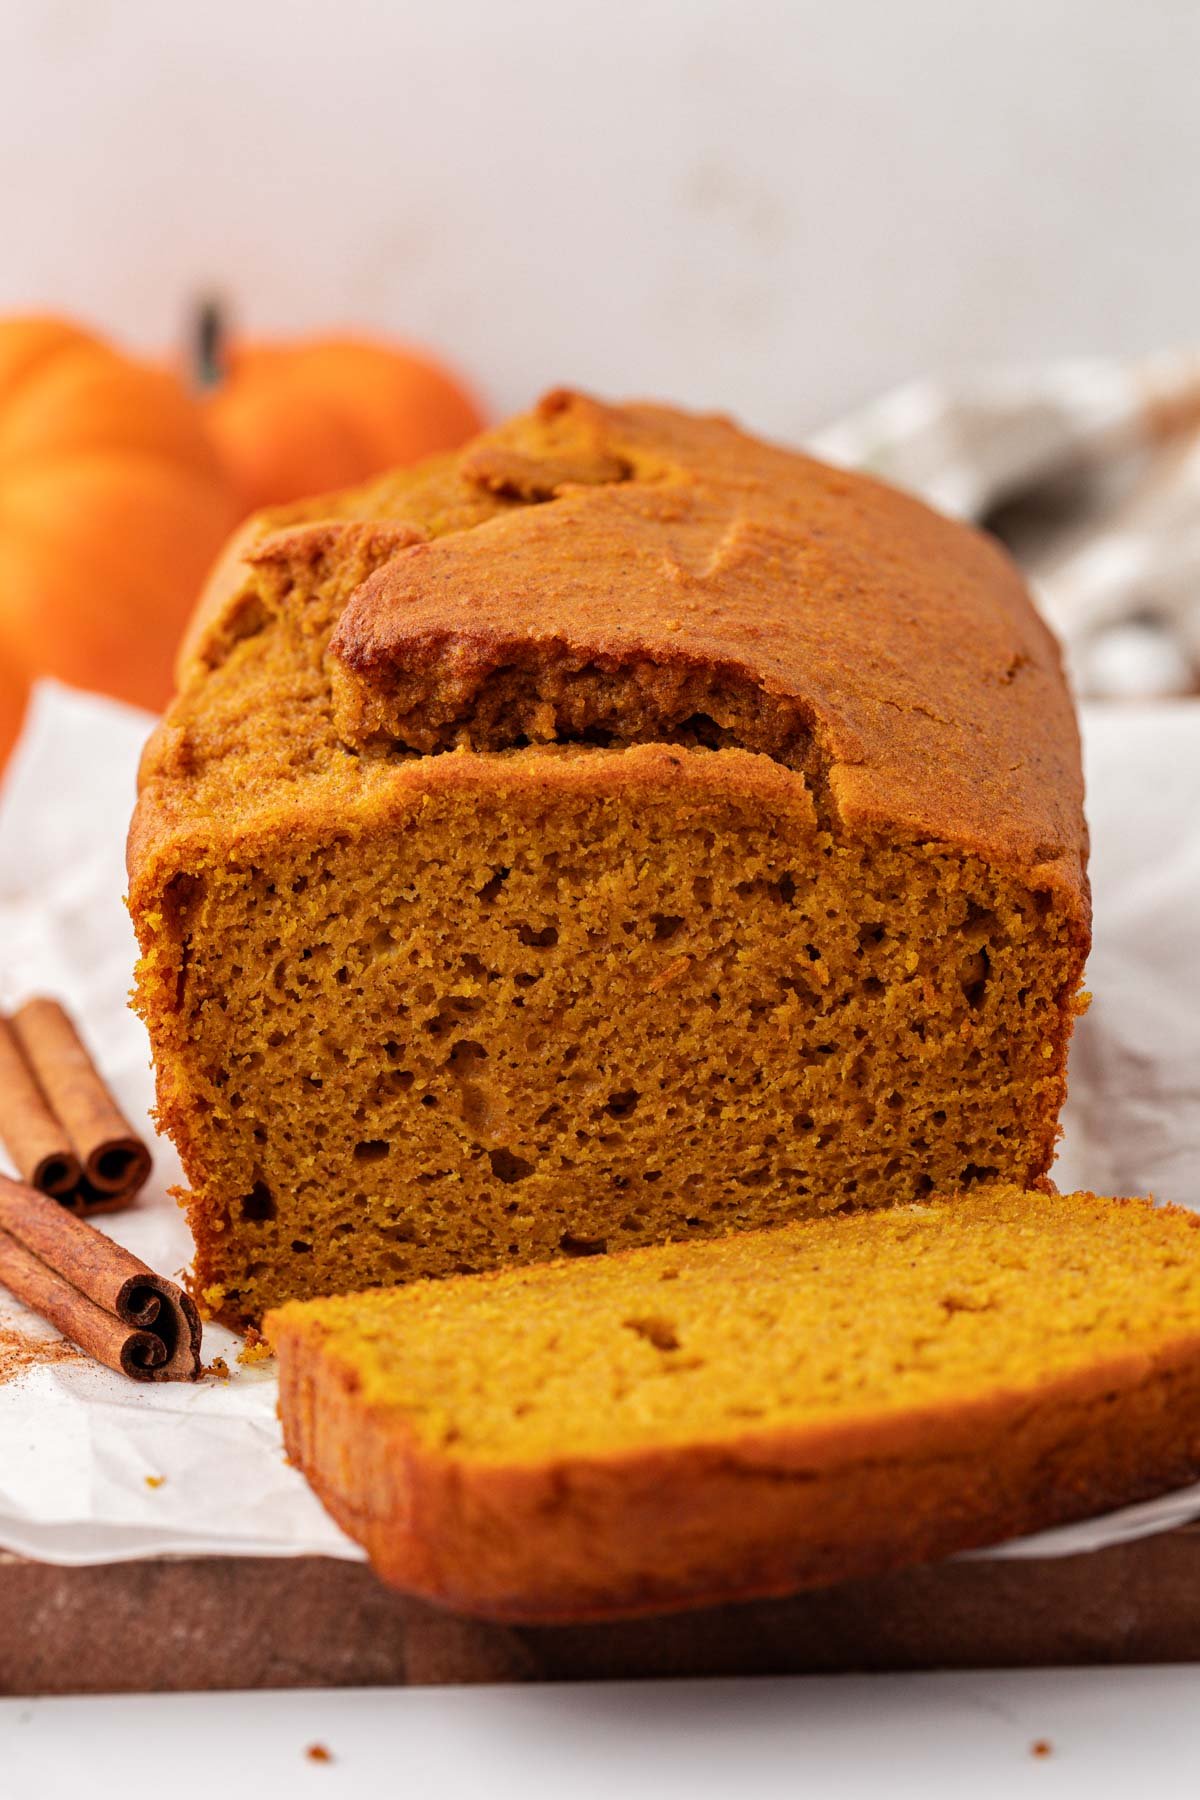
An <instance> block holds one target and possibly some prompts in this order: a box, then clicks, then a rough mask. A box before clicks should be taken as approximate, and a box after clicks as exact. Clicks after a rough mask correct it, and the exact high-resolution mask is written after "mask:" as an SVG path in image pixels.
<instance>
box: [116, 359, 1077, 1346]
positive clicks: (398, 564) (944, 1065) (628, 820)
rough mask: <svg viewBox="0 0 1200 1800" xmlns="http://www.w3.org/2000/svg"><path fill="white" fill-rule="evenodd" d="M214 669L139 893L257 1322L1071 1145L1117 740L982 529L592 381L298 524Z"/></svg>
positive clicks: (162, 788) (986, 1177)
mask: <svg viewBox="0 0 1200 1800" xmlns="http://www.w3.org/2000/svg"><path fill="white" fill-rule="evenodd" d="M179 681H180V691H179V695H178V698H177V699H176V701H175V703H174V704H173V706H172V707H171V709H170V711H169V712H168V714H167V716H166V719H165V720H164V722H163V724H162V726H161V727H160V728H159V730H158V731H157V732H156V734H155V736H154V738H153V739H152V741H151V743H150V745H149V747H148V749H147V752H146V756H145V759H144V765H143V771H142V791H141V797H140V800H139V804H138V808H137V813H136V816H135V818H134V822H133V828H132V833H131V840H130V857H129V874H130V902H131V908H132V913H133V918H134V922H135V924H136V927H137V931H138V935H139V937H140V940H141V946H142V960H141V963H140V967H139V973H138V1004H139V1006H140V1009H141V1011H142V1014H143V1016H144V1018H145V1019H146V1022H147V1024H148V1026H149V1029H150V1034H151V1039H152V1043H153V1049H154V1055H155V1060H156V1064H157V1070H158V1104H159V1114H160V1119H161V1123H162V1124H163V1126H164V1127H165V1128H166V1130H168V1131H169V1132H170V1133H171V1135H172V1136H173V1138H174V1140H175V1142H176V1144H177V1145H178V1147H179V1151H180V1154H181V1156H182V1160H183V1165H184V1169H185V1172H186V1175H187V1179H188V1182H189V1186H190V1198H189V1207H190V1217H191V1223H192V1228H193V1232H194V1236H195V1240H196V1281H197V1286H198V1289H199V1291H200V1294H201V1297H202V1299H203V1301H204V1302H205V1304H206V1305H207V1306H208V1308H209V1309H210V1310H211V1311H213V1312H216V1313H218V1314H219V1315H220V1316H221V1317H223V1318H225V1319H227V1320H229V1321H230V1322H233V1323H237V1322H241V1321H245V1320H253V1319H257V1318H258V1317H260V1316H261V1314H262V1312H263V1311H264V1309H265V1308H266V1307H267V1306H269V1305H273V1304H275V1303H277V1302H279V1301H281V1300H283V1299H286V1298H289V1297H295V1296H304V1295H310V1294H317V1293H326V1292H338V1291H346V1290H349V1289H354V1288H361V1287H364V1286H369V1285H375V1284H388V1283H395V1282H403V1281H407V1280H410V1279H412V1278H413V1277H417V1276H423V1275H447V1274H451V1273H454V1272H456V1271H457V1272H461V1271H472V1270H480V1269H485V1268H490V1267H494V1266H496V1265H500V1264H510V1263H534V1262H539V1261H542V1260H544V1259H546V1258H547V1257H558V1256H561V1255H564V1254H565V1255H572V1254H581V1253H591V1252H594V1251H598V1250H601V1249H605V1248H607V1249H610V1250H615V1249H618V1248H621V1247H623V1246H632V1245H639V1244H650V1243H657V1242H662V1241H664V1240H682V1239H688V1238H697V1237H719V1236H721V1235H723V1234H725V1233H727V1232H730V1231H732V1230H735V1229H739V1230H740V1229H746V1228H751V1227H764V1226H771V1225H779V1224H783V1223H784V1222H786V1221H788V1220H791V1219H797V1218H802V1217H805V1216H809V1215H812V1214H815V1213H817V1212H819V1211H821V1210H826V1209H834V1208H842V1207H845V1206H847V1205H851V1204H853V1205H856V1206H866V1207H871V1206H876V1205H880V1204H882V1203H884V1202H886V1201H907V1200H912V1199H914V1198H917V1197H919V1196H921V1195H923V1194H928V1193H929V1192H930V1191H939V1192H948V1191H951V1190H959V1189H964V1188H966V1189H969V1188H970V1187H971V1186H972V1185H973V1184H976V1183H981V1182H984V1183H986V1182H989V1181H997V1180H999V1181H1009V1182H1016V1183H1019V1184H1021V1185H1028V1184H1030V1183H1032V1182H1034V1181H1036V1180H1037V1179H1038V1178H1039V1177H1041V1176H1042V1175H1043V1174H1044V1172H1045V1171H1046V1169H1047V1167H1048V1166H1049V1163H1050V1160H1051V1157H1052V1155H1053V1151H1054V1145H1055V1138H1056V1132H1057V1120H1058V1112H1059V1107H1060V1104H1061V1101H1062V1097H1063V1083H1064V1070H1065V1063H1066V1054H1067V1040H1068V1037H1069V1034H1070V1030H1071V1024H1072V1019H1073V1015H1074V1011H1075V1007H1076V996H1077V989H1078V985H1079V979H1080V974H1081V970H1082V966H1083V960H1084V957H1085V954H1086V950H1087V945H1088V926H1089V912H1088V893H1087V885H1086V878H1085V871H1084V860H1085V835H1084V827H1083V820H1082V812H1081V779H1080V767H1079V752H1078V744H1077V739H1076V731H1075V724H1074V719H1073V715H1072V710H1071V705H1070V701H1069V697H1068V695H1067V691H1066V688H1065V686H1064V682H1063V677H1062V673H1061V669H1060V664H1059V658H1058V653H1057V650H1056V647H1055V645H1054V643H1053V640H1052V639H1051V637H1050V635H1049V634H1048V632H1047V631H1046V629H1045V627H1044V626H1043V625H1042V624H1041V623H1040V621H1039V620H1038V618H1037V617H1036V615H1035V613H1034V611H1033V608H1032V606H1031V604H1030V602H1029V600H1028V598H1027V595H1026V593H1025V590H1024V588H1023V587H1022V584H1021V582H1020V580H1019V578H1018V576H1017V574H1016V572H1015V571H1014V569H1013V567H1012V565H1011V564H1010V563H1009V561H1008V560H1007V558H1006V557H1005V555H1004V554H1003V552H1002V551H1001V550H1000V549H999V548H998V547H997V546H996V545H995V544H993V543H991V542H990V541H988V540H987V539H985V538H984V537H982V536H981V535H979V534H978V533H976V532H974V531H972V530H969V529H968V528H966V527H964V526H961V525H957V524H952V523H950V522H948V521H947V520H944V519H942V518H939V517H938V516H936V515H935V514H934V513H932V512H930V511H929V510H928V509H926V508H925V507H924V506H922V505H920V504H919V503H918V502H917V501H915V500H912V499H909V498H907V497H905V496H903V495H901V494H899V493H896V492H894V491H892V490H891V489H889V488H887V487H884V486H882V485H880V484H879V483H878V482H875V481H873V480H870V479H867V478H865V477H861V476H854V475H849V474H845V473H842V472H839V471H834V470H832V469H828V468H825V467H823V466H821V465H820V464H818V463H815V462H813V461H811V460H809V459H808V458H806V457H803V456H799V455H795V454H792V453H790V452H787V451H784V450H781V449H777V448H774V447H772V446H769V445H766V444H762V443H759V442H757V441H756V440H754V439H752V438H750V437H747V436H745V435H744V434H743V433H741V432H740V431H738V430H737V429H736V428H735V427H734V426H733V425H732V424H729V423H728V422H726V421H724V420H721V419H716V418H700V417H693V416H689V415H686V414H683V413H680V412H675V411H671V410H668V409H666V408H662V407H654V406H648V405H634V406H626V407H610V406H604V405H601V404H599V403H597V402H595V401H592V400H589V399H585V398H582V397H580V396H577V395H571V394H554V395H551V396H550V397H549V398H548V399H546V400H545V401H543V402H542V404H541V405H540V406H539V408H538V409H537V410H536V411H535V412H534V413H533V414H531V415H529V416H527V417H523V418H519V419H517V420H515V421H513V422H512V423H511V424H509V425H507V426H504V427H502V428H501V429H500V430H498V431H496V432H493V433H491V434H489V435H487V436H484V437H482V438H480V439H478V440H476V442H475V443H474V444H473V445H471V446H469V447H468V449H467V450H466V451H465V452H463V453H461V454H459V455H457V456H454V457H448V458H443V459H439V460H437V461H435V462H433V463H429V464H426V465H423V466H421V467H419V468H417V469H413V470H407V471H403V472H401V473H399V474H396V475H394V476H389V477H388V478H386V479H384V480H382V481H379V482H376V483H375V484H373V485H372V486H370V487H367V488H363V489H360V490H357V491H355V492H353V493H349V494H342V495H337V496H334V497H333V498H332V499H325V500H321V501H315V502H312V503H311V504H308V505H306V506H302V507H293V508H291V509H287V510H283V511H277V512H275V513H271V514H267V515H264V516H263V517H261V518H259V519H257V520H255V521H253V522H252V523H251V525H250V526H249V527H248V528H247V529H246V530H245V531H244V532H243V533H242V534H241V536H240V537H239V538H238V540H237V541H236V542H235V544H234V545H233V546H232V548H231V550H230V552H229V553H228V555H227V557H226V559H225V561H224V563H223V565H222V566H221V568H220V569H219V570H218V572H217V574H216V576H215V577H214V579H213V582H212V584H211V587H210V591H209V593H208V595H207V596H206V598H205V599H204V601H203V603H202V605H201V608H200V611H199V613H198V615H197V618H196V620H195V623H194V625H193V628H192V631H191V633H190V636H189V638H188V640H187V643H186V644H185V647H184V652H183V655H182V658H181V663H180V670H179Z"/></svg>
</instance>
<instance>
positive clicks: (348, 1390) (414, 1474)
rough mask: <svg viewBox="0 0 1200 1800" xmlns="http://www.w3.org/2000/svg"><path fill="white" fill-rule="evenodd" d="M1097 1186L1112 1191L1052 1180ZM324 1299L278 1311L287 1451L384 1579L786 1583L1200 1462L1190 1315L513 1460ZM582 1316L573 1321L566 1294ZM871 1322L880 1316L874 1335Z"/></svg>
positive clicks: (516, 1615)
mask: <svg viewBox="0 0 1200 1800" xmlns="http://www.w3.org/2000/svg"><path fill="white" fill-rule="evenodd" d="M1078 1201H1083V1202H1085V1203H1086V1202H1093V1203H1094V1197H1093V1196H1078V1197H1075V1196H1071V1197H1064V1198H1062V1199H1061V1200H1059V1201H1057V1202H1055V1203H1052V1204H1058V1205H1059V1206H1061V1207H1062V1208H1063V1209H1065V1208H1066V1207H1068V1206H1071V1205H1074V1204H1076V1203H1077V1202H1078ZM958 1204H959V1205H962V1204H965V1202H962V1201H960V1202H959V1203H958ZM1110 1204H1111V1205H1120V1204H1133V1205H1134V1206H1145V1207H1146V1210H1147V1213H1148V1214H1149V1216H1150V1218H1152V1219H1153V1221H1154V1222H1153V1224H1152V1225H1151V1227H1150V1229H1151V1230H1153V1231H1154V1232H1156V1233H1161V1232H1163V1231H1165V1232H1166V1233H1167V1234H1169V1235H1170V1236H1171V1237H1172V1238H1173V1239H1174V1240H1175V1244H1174V1252H1173V1254H1174V1256H1176V1257H1177V1258H1179V1259H1181V1260H1180V1261H1179V1262H1178V1263H1176V1262H1173V1261H1169V1262H1168V1265H1167V1269H1166V1274H1165V1277H1164V1279H1169V1278H1170V1276H1171V1272H1172V1270H1173V1269H1174V1268H1176V1267H1182V1266H1184V1265H1185V1264H1186V1266H1188V1267H1189V1268H1190V1267H1191V1265H1192V1264H1193V1263H1194V1261H1195V1257H1196V1249H1195V1246H1194V1244H1193V1243H1191V1242H1189V1241H1188V1240H1189V1238H1190V1235H1191V1234H1192V1233H1193V1232H1194V1231H1195V1230H1196V1228H1197V1224H1198V1221H1197V1219H1196V1218H1195V1217H1194V1216H1193V1215H1191V1214H1186V1213H1183V1212H1180V1211H1174V1212H1172V1211H1170V1210H1168V1211H1166V1212H1159V1213H1157V1214H1153V1213H1151V1212H1150V1209H1149V1208H1148V1205H1147V1203H1138V1202H1133V1203H1119V1202H1113V1203H1108V1202H1101V1203H1100V1205H1101V1206H1102V1207H1103V1206H1107V1205H1110ZM878 1220H879V1215H876V1216H875V1220H873V1221H872V1222H871V1223H868V1224H867V1225H866V1226H865V1227H864V1228H865V1229H867V1230H871V1229H872V1228H878ZM1052 1223H1053V1221H1052V1219H1051V1220H1050V1221H1049V1228H1052ZM1098 1224H1102V1221H1100V1222H1098ZM788 1229H789V1231H790V1230H791V1229H793V1228H788ZM797 1229H801V1230H803V1229H804V1228H803V1227H800V1228H797ZM770 1235H774V1234H770ZM1097 1235H1098V1238H1100V1237H1102V1235H1103V1234H1102V1230H1098V1233H1097ZM762 1241H763V1242H764V1243H765V1242H767V1241H768V1238H767V1237H764V1238H763V1240H762ZM1101 1249H1102V1245H1101V1244H1100V1243H1099V1242H1098V1243H1097V1254H1098V1255H1099V1254H1100V1252H1101ZM712 1253H713V1252H712V1250H711V1249H710V1248H709V1247H704V1246H698V1247H693V1248H692V1249H690V1250H689V1251H687V1252H686V1254H687V1255H688V1256H690V1257H699V1258H704V1257H706V1256H709V1257H711V1255H712ZM633 1254H634V1255H641V1256H643V1257H645V1256H646V1255H647V1254H648V1253H645V1252H641V1253H636V1252H635V1253H633ZM649 1254H655V1253H649ZM679 1254H680V1253H679V1252H678V1251H677V1250H676V1251H673V1252H666V1251H664V1252H663V1253H662V1256H663V1257H664V1258H666V1259H668V1260H672V1261H678V1258H679ZM616 1260H622V1259H616ZM476 1279H489V1278H476ZM500 1279H504V1278H500ZM560 1280H561V1278H560ZM565 1298H566V1297H565V1296H564V1299H565ZM744 1303H745V1302H743V1304H744ZM321 1305H322V1303H320V1302H318V1303H315V1304H311V1305H308V1306H297V1305H293V1306H289V1307H286V1308H284V1309H282V1310H281V1311H279V1312H277V1313H274V1314H272V1315H271V1317H270V1319H269V1321H268V1330H269V1334H270V1337H271V1340H272V1343H273V1345H274V1347H275V1349H276V1351H277V1354H278V1356H279V1360H280V1375H281V1395H280V1411H281V1416H282V1418H283V1421H284V1431H285V1440H286V1443H287V1447H288V1451H289V1454H290V1456H291V1457H292V1459H293V1460H294V1461H295V1462H296V1463H297V1464H298V1465H299V1466H300V1468H301V1469H302V1470H303V1472H304V1473H305V1475H306V1477H307V1478H308V1480H309V1481H310V1482H311V1483H312V1485H313V1486H314V1488H315V1489H316V1491H317V1493H318V1495H319V1496H320V1498H321V1499H322V1501H323V1503H324V1504H325V1505H326V1506H327V1507H328V1509H329V1510H330V1511H331V1512H332V1514H333V1516H334V1517H335V1518H336V1519H337V1520H338V1522H339V1523H340V1524H341V1525H342V1526H343V1528H344V1529H345V1530H346V1531H348V1532H349V1533H350V1534H351V1535H352V1536H353V1537H355V1538H357V1539H358V1541H359V1542H361V1543H362V1544H363V1545H364V1546H365V1547H366V1549H367V1551H368V1553H369V1555H370V1556H371V1559H372V1562H373V1563H374V1565H375V1567H376V1569H377V1570H378V1572H379V1573H380V1574H381V1575H382V1576H383V1577H384V1579H385V1580H388V1581H390V1582H392V1583H394V1584H395V1585H397V1586H399V1587H402V1588H404V1589H406V1590H408V1591H411V1592H415V1593H418V1594H421V1595H423V1596H424V1597H426V1598H428V1599H431V1600H434V1601H436V1602H437V1603H439V1604H443V1605H447V1606H450V1607H453V1608H456V1609H458V1610H463V1611H468V1612H471V1613H476V1614H479V1615H482V1616H486V1617H491V1618H495V1619H502V1620H509V1621H513V1622H520V1621H524V1622H531V1623H532V1622H538V1623H554V1622H567V1621H575V1620H584V1619H597V1618H611V1617H623V1616H634V1615H637V1614H640V1613H651V1612H658V1611H667V1610H672V1609H677V1608H681V1607H698V1606H705V1605H715V1604H720V1603H724V1602H728V1601H738V1600H747V1599H752V1598H763V1597H769V1596H775V1595H782V1594H786V1593H789V1592H794V1591H797V1590H799V1589H801V1588H804V1587H815V1586H823V1585H828V1584H831V1583H833V1582H836V1581H841V1580H848V1579H853V1578H858V1577H863V1576H867V1575H871V1574H877V1573H881V1572H884V1571H886V1570H889V1569H894V1568H898V1567H902V1566H904V1565H906V1564H910V1563H914V1562H920V1561H928V1560H933V1559H935V1558H938V1557H942V1556H946V1555H950V1554H954V1553H956V1552H959V1551H962V1550H967V1549H970V1548H975V1547H980V1546H983V1545H985V1544H989V1543H994V1542H997V1541H1000V1540H1003V1539H1006V1538H1010V1537H1014V1536H1019V1535H1023V1534H1026V1533H1028V1532H1031V1531H1035V1530H1040V1529H1044V1528H1047V1527H1049V1526H1052V1525H1055V1524H1059V1523H1063V1522H1066V1521H1069V1520H1072V1519H1077V1518H1082V1517H1086V1516H1088V1515H1090V1514H1095V1513H1099V1512H1102V1511H1105V1510H1107V1509H1109V1508H1111V1507H1114V1506H1117V1505H1122V1504H1126V1503H1130V1502H1132V1501H1135V1500H1138V1499H1141V1498H1145V1497H1147V1496H1149V1495H1151V1494H1154V1493H1156V1492H1161V1491H1163V1490H1165V1489H1169V1488H1170V1487H1172V1486H1176V1485H1182V1484H1184V1483H1186V1482H1188V1481H1190V1480H1193V1479H1195V1476H1196V1471H1197V1468H1198V1467H1200V1427H1198V1423H1197V1422H1198V1420H1200V1329H1197V1322H1196V1321H1195V1320H1194V1319H1193V1321H1192V1324H1191V1326H1190V1328H1188V1329H1182V1330H1181V1329H1179V1328H1178V1327H1176V1329H1175V1330H1174V1331H1173V1332H1166V1331H1164V1332H1161V1333H1159V1334H1158V1335H1157V1338H1156V1337H1155V1336H1154V1335H1153V1334H1143V1335H1142V1337H1141V1338H1135V1339H1134V1340H1132V1341H1131V1342H1130V1343H1129V1346H1128V1348H1127V1349H1126V1350H1117V1351H1114V1350H1112V1349H1111V1348H1109V1349H1107V1350H1106V1352H1105V1353H1104V1354H1103V1355H1098V1356H1096V1357H1095V1358H1094V1359H1093V1360H1092V1361H1091V1362H1090V1363H1088V1362H1084V1363H1083V1364H1082V1365H1081V1366H1079V1367H1076V1368H1074V1369H1071V1370H1068V1371H1066V1372H1058V1373H1047V1372H1046V1371H1042V1372H1041V1373H1040V1374H1039V1373H1038V1371H1036V1370H1034V1371H1032V1372H1030V1371H1029V1370H1026V1369H1021V1370H1018V1369H1016V1368H1014V1370H1013V1373H1012V1376H1011V1378H1010V1379H1008V1380H1006V1381H992V1382H991V1383H990V1384H987V1383H985V1384H981V1386H980V1389H979V1391H978V1392H977V1393H976V1394H974V1395H972V1396H971V1397H970V1398H969V1399H966V1400H964V1399H963V1398H962V1397H961V1395H959V1396H957V1397H955V1398H953V1399H948V1400H947V1402H946V1403H945V1404H942V1405H925V1406H921V1407H914V1408H909V1409H907V1410H905V1409H898V1410H893V1411H891V1412H890V1413H887V1412H885V1413H879V1414H876V1415H874V1416H872V1415H869V1414H868V1415H860V1416H857V1417H854V1416H851V1417H849V1418H845V1419H840V1420H833V1421H832V1422H821V1421H817V1422H816V1423H814V1424H813V1425H811V1426H808V1427H805V1426H793V1427H791V1428H784V1429H778V1428H776V1429H762V1428H758V1429H748V1430H747V1431H746V1432H745V1435H744V1436H741V1437H740V1438H737V1439H730V1438H729V1437H728V1436H726V1437H725V1438H724V1440H723V1441H718V1440H716V1439H714V1441H710V1442H705V1441H703V1438H702V1437H701V1438H697V1441H695V1442H694V1443H685V1444H675V1445H671V1446H663V1447H660V1448H656V1447H653V1446H651V1447H645V1446H643V1447H637V1448H633V1449H630V1450H624V1451H622V1450H614V1451H611V1452H609V1453H607V1454H597V1453H595V1452H593V1453H591V1454H589V1455H572V1453H571V1448H570V1443H569V1441H566V1442H564V1444H563V1448H562V1452H561V1454H558V1455H555V1456H553V1457H550V1458H546V1459H543V1460H542V1461H540V1462H525V1463H522V1462H520V1461H517V1462H512V1463H508V1464H505V1463H503V1462H502V1461H496V1460H492V1461H490V1462H489V1461H487V1460H481V1459H473V1458H470V1457H465V1456H461V1455H456V1454H455V1452H454V1450H453V1448H444V1447H443V1448H435V1447H433V1446H431V1445H430V1444H429V1443H428V1442H427V1441H422V1438H421V1435H420V1433H419V1430H418V1428H417V1426H416V1424H414V1421H412V1420H411V1419H408V1418H406V1417H405V1416H404V1411H403V1407H402V1406H395V1405H392V1406H388V1405H384V1404H380V1403H379V1402H378V1400H376V1399H364V1397H363V1394H362V1393H361V1392H360V1389H361V1381H360V1377H359V1375H358V1372H357V1371H356V1369H355V1367H354V1366H353V1362H352V1361H348V1360H347V1358H346V1355H345V1350H344V1343H343V1344H342V1345H341V1346H340V1347H339V1353H338V1354H334V1353H331V1352H330V1350H329V1347H328V1345H327V1341H326V1334H325V1329H324V1327H323V1323H322V1318H321ZM1194 1311H1195V1308H1193V1312H1194ZM562 1316H563V1323H564V1326H565V1327H569V1323H570V1313H569V1306H568V1307H564V1310H563V1314H562ZM872 1329H873V1328H872V1321H871V1320H870V1319H867V1320H864V1322H863V1336H864V1351H863V1354H864V1356H866V1355H868V1354H870V1344H871V1341H872ZM715 1400H716V1396H714V1402H715Z"/></svg>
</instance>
